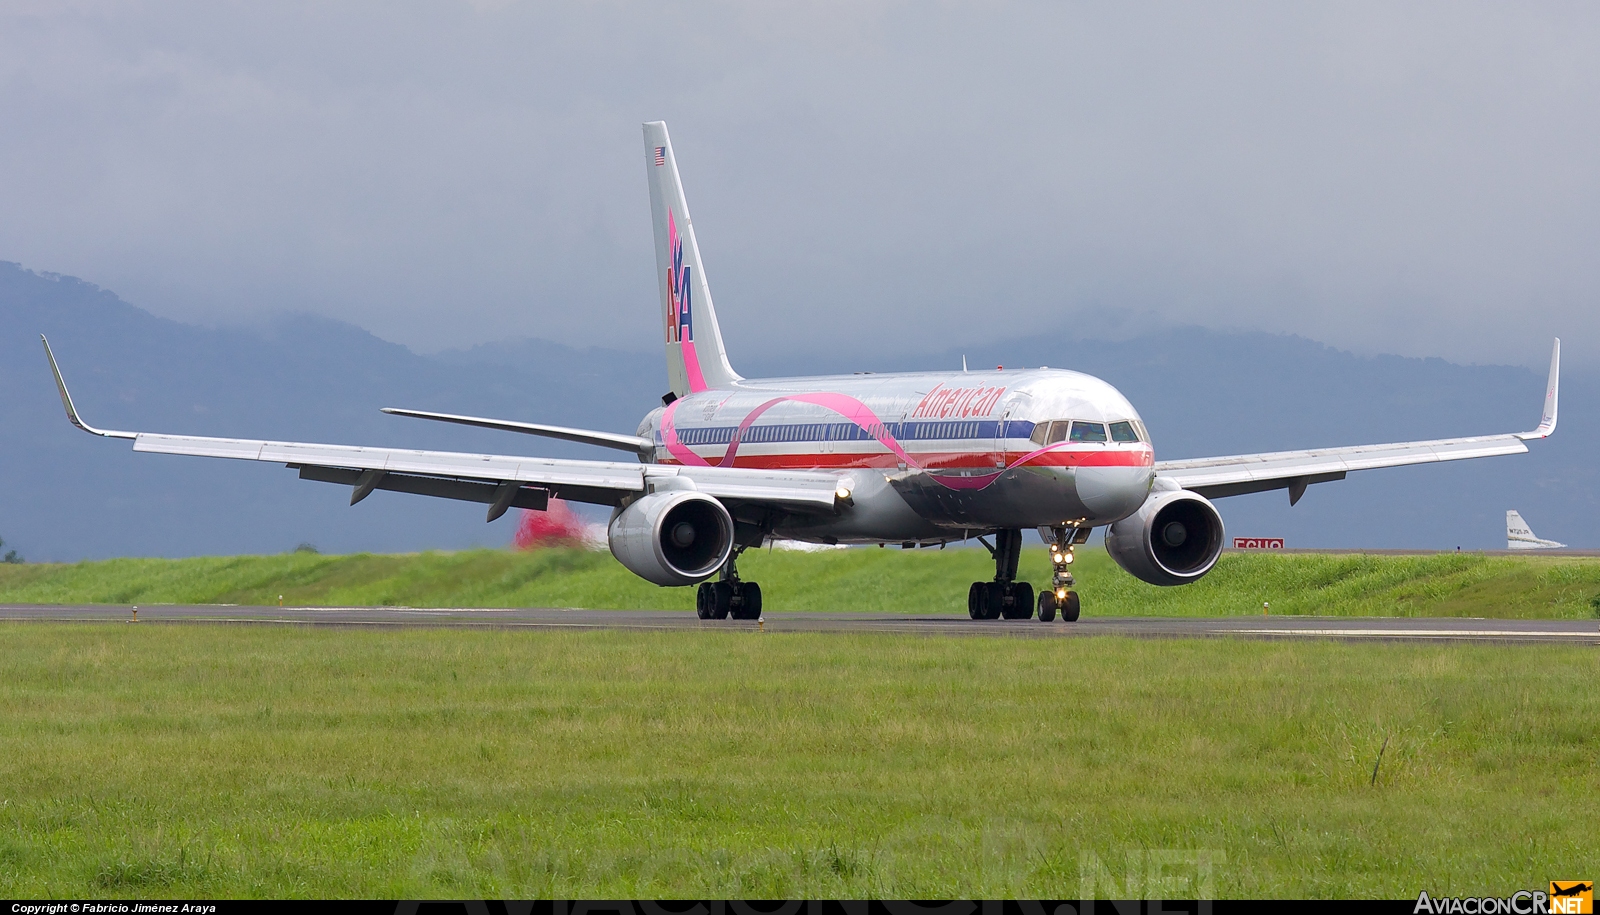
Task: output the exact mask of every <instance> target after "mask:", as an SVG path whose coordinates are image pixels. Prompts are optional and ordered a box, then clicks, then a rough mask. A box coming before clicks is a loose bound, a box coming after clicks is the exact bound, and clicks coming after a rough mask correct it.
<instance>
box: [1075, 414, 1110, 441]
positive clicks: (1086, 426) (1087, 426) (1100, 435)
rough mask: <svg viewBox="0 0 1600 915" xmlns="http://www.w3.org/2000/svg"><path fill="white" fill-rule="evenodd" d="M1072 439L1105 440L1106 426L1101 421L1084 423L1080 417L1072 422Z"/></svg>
mask: <svg viewBox="0 0 1600 915" xmlns="http://www.w3.org/2000/svg"><path fill="white" fill-rule="evenodd" d="M1072 440H1073V441H1075V442H1103V441H1105V440H1106V427H1105V425H1104V424H1103V423H1086V422H1084V421H1083V420H1081V419H1080V420H1078V421H1077V422H1075V423H1073V424H1072Z"/></svg>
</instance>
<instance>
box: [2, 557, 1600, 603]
mask: <svg viewBox="0 0 1600 915" xmlns="http://www.w3.org/2000/svg"><path fill="white" fill-rule="evenodd" d="M740 571H741V572H742V573H743V574H744V576H745V577H746V578H749V579H753V580H756V581H759V582H761V586H762V589H763V592H764V594H765V598H766V605H767V607H768V608H770V609H772V610H864V611H876V612H895V613H901V612H903V613H964V612H965V609H966V592H967V584H968V583H969V582H972V581H974V580H977V579H982V578H989V577H991V576H992V575H993V574H994V572H993V565H992V564H991V562H990V561H989V558H988V555H987V554H986V553H985V552H984V551H983V550H981V549H951V550H943V551H927V550H924V551H915V552H906V551H901V550H875V549H872V550H839V551H830V552H823V553H793V552H784V551H771V552H769V551H762V552H756V551H751V552H749V553H747V554H746V555H745V558H744V559H742V560H741V561H740ZM1077 572H1078V575H1079V580H1080V583H1081V584H1080V587H1079V591H1080V592H1081V593H1082V594H1083V599H1084V608H1085V612H1088V613H1092V614H1095V615H1098V616H1144V615H1163V616H1165V615H1208V616H1209V615H1231V614H1259V613H1260V612H1261V603H1262V601H1270V602H1271V604H1272V612H1273V613H1277V614H1321V615H1341V616H1342V615H1351V616H1361V615H1378V616H1475V617H1502V618H1503V617H1550V618H1579V617H1591V616H1595V615H1597V614H1600V603H1597V602H1600V560H1597V559H1593V558H1581V557H1560V556H1548V555H1546V556H1526V557H1524V556H1483V555H1479V554H1473V553H1465V554H1439V555H1432V556H1358V555H1307V554H1287V555H1266V554H1228V555H1226V556H1224V557H1223V559H1222V561H1221V562H1220V563H1219V564H1218V565H1217V568H1216V569H1215V570H1214V571H1213V572H1212V573H1211V574H1210V575H1208V576H1206V577H1205V578H1204V579H1202V580H1201V581H1200V582H1198V583H1197V584H1193V585H1189V586H1186V587H1180V588H1157V587H1153V586H1150V585H1146V584H1144V583H1142V582H1139V581H1137V580H1136V579H1134V578H1133V577H1131V576H1129V575H1128V574H1127V573H1125V572H1123V571H1122V570H1121V569H1118V568H1116V567H1115V566H1114V565H1113V564H1112V563H1111V561H1110V559H1109V557H1107V556H1106V554H1105V553H1104V552H1103V551H1101V550H1086V551H1084V552H1083V553H1082V557H1081V561H1080V562H1079V564H1078V566H1077ZM1022 574H1023V576H1024V577H1025V578H1027V579H1029V580H1031V581H1033V582H1034V583H1035V584H1036V585H1037V584H1040V583H1043V582H1045V581H1047V580H1048V578H1049V569H1048V564H1047V562H1046V559H1045V555H1044V552H1043V550H1042V549H1037V548H1036V549H1032V550H1029V551H1027V552H1026V553H1025V554H1024V557H1023V562H1022ZM280 594H282V595H283V596H284V601H285V603H287V604H289V605H291V606H367V605H377V606H383V605H395V606H411V607H437V606H458V607H516V606H522V607H591V608H610V609H625V610H626V609H671V610H690V609H692V607H693V599H694V595H693V589H690V588H657V587H655V586H653V585H650V584H647V583H645V582H643V581H641V580H639V579H638V578H635V577H634V576H633V575H631V574H629V573H628V572H627V571H626V570H624V569H623V568H622V567H621V566H620V565H618V564H617V562H616V561H615V560H614V559H612V558H611V556H610V555H609V554H607V553H592V552H585V551H581V550H545V551H540V552H535V553H513V552H508V551H502V550H474V551H467V552H461V553H423V554H418V555H404V556H382V555H367V554H360V555H352V556H318V555H310V554H287V555H278V556H237V557H208V558H198V559H180V560H163V559H117V560H109V561H105V562H85V563H76V564H71V565H51V564H38V565H0V602H5V603H114V604H134V603H144V604H155V603H233V604H275V603H277V600H278V595H280Z"/></svg>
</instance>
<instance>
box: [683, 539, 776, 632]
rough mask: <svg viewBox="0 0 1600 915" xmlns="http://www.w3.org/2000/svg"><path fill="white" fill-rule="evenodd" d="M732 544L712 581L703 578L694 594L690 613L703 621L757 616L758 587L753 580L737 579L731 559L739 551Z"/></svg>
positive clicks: (736, 571)
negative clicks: (731, 548) (726, 558)
mask: <svg viewBox="0 0 1600 915" xmlns="http://www.w3.org/2000/svg"><path fill="white" fill-rule="evenodd" d="M743 551H744V550H743V548H742V547H736V548H735V549H734V551H733V552H732V553H730V554H729V555H728V561H727V562H726V563H724V564H723V566H722V571H721V572H720V573H718V575H717V580H716V581H703V582H701V583H700V589H699V590H698V591H696V592H695V595H694V614H695V616H698V617H700V618H701V619H703V620H725V619H728V618H729V617H732V618H733V619H736V620H758V619H761V586H760V585H758V584H756V583H755V582H753V581H740V580H739V570H738V569H737V568H736V567H735V566H734V561H735V560H736V559H738V558H739V554H740V553H741V552H743Z"/></svg>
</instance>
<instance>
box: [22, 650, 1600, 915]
mask: <svg viewBox="0 0 1600 915" xmlns="http://www.w3.org/2000/svg"><path fill="white" fill-rule="evenodd" d="M0 639H3V640H4V645H5V650H4V651H3V652H0V892H3V893H5V894H6V895H8V896H12V897H32V898H46V897H48V898H67V897H71V898H78V897H103V896H119V897H121V896H139V897H169V898H177V897H183V898H188V897H191V896H193V897H199V898H214V897H235V896H256V895H264V896H285V895H307V896H330V895H331V896H357V897H402V898H414V897H423V898H434V897H440V898H459V897H469V898H470V897H490V898H521V897H526V896H540V897H548V896H554V897H557V898H573V897H574V896H577V897H579V898H581V897H585V896H595V895H634V894H638V895H644V896H669V897H686V898H704V896H706V895H707V894H709V895H710V896H713V897H716V896H735V897H789V896H828V897H833V896H898V897H911V898H931V897H944V896H983V897H993V896H1011V895H1020V896H1035V897H1038V896H1043V897H1046V898H1050V897H1055V898H1062V897H1065V898H1078V896H1079V894H1080V893H1084V892H1089V893H1094V894H1096V895H1101V896H1105V895H1113V896H1117V895H1135V896H1138V895H1147V894H1148V895H1154V896H1156V897H1160V896H1162V895H1165V896H1167V897H1169V898H1170V897H1174V896H1176V897H1184V896H1193V895H1195V894H1196V893H1199V892H1203V891H1205V889H1206V886H1207V884H1208V883H1209V885H1210V887H1211V889H1212V891H1214V892H1215V893H1216V894H1218V895H1220V896H1225V897H1234V896H1262V895H1267V896H1281V897H1288V898H1299V897H1305V896H1312V897H1319V896H1335V897H1344V896H1378V897H1388V898H1412V897H1414V896H1415V894H1416V893H1417V892H1418V891H1419V890H1421V889H1427V890H1428V891H1429V893H1430V894H1432V895H1440V894H1452V895H1468V894H1471V895H1477V894H1480V893H1493V894H1498V895H1504V894H1507V893H1509V892H1512V891H1515V890H1518V889H1527V888H1539V887H1542V886H1543V885H1544V882H1545V881H1547V880H1550V879H1552V878H1560V879H1566V878H1568V877H1583V876H1585V875H1587V874H1589V873H1590V871H1592V869H1593V865H1594V863H1595V859H1594V854H1593V852H1594V831H1593V830H1594V823H1595V822H1596V821H1597V818H1600V777H1597V770H1596V764H1595V760H1596V758H1597V757H1600V693H1597V692H1596V691H1595V690H1594V689H1593V686H1594V683H1595V682H1596V680H1597V678H1600V653H1596V652H1595V651H1593V650H1592V649H1579V648H1568V647H1562V646H1554V647H1548V646H1539V647H1536V646H1522V647H1513V648H1506V647H1501V646H1463V645H1456V646H1406V645H1348V644H1340V643H1332V642H1324V643H1269V642H1231V641H1230V642H1221V641H1211V640H1128V639H1114V638H1106V639H1095V640H1067V641H1058V640H1049V641H1034V640H1012V639H978V640H973V639H955V638H925V637H913V636H888V635H864V636H861V637H857V638H849V639H844V638H839V637H837V636H832V635H774V634H765V635H762V634H756V633H748V634H745V633H704V632H688V633H624V632H590V633H551V632H527V631H512V632H505V631H496V632H488V631H462V630H401V631H382V632H374V631H369V630H332V629H311V630H307V629H298V628H288V627H284V628H277V627H269V628H254V627H250V628H246V627H221V626H184V627H172V626H134V625H123V624H103V623H102V624H93V625H88V624H76V625H66V624H10V625H4V626H0ZM1385 739H1387V740H1388V746H1387V750H1386V751H1385V752H1384V753H1383V757H1382V764H1381V766H1380V767H1379V769H1378V774H1377V778H1376V780H1375V782H1374V781H1373V780H1372V772H1373V764H1374V761H1375V759H1376V758H1377V756H1378V754H1379V750H1380V747H1382V746H1383V745H1384V741H1385ZM1205 869H1209V871H1210V874H1211V876H1210V877H1209V878H1205V877H1203V876H1200V877H1199V879H1198V880H1197V879H1196V878H1197V875H1198V874H1200V873H1201V872H1202V871H1203V870H1205ZM1160 873H1164V874H1165V875H1166V876H1165V877H1164V878H1162V879H1160V880H1154V878H1153V877H1152V874H1160ZM1086 875H1087V876H1088V878H1089V883H1088V884H1087V885H1086V884H1085V876H1086ZM1152 880H1154V882H1151V881H1152Z"/></svg>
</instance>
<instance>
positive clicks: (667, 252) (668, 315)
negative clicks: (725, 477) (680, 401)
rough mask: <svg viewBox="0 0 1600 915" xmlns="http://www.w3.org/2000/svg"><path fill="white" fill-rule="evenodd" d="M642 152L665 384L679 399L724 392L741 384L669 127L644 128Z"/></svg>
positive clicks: (654, 124)
mask: <svg viewBox="0 0 1600 915" xmlns="http://www.w3.org/2000/svg"><path fill="white" fill-rule="evenodd" d="M644 147H645V149H644V158H645V169H646V170H647V171H648V172H649V175H650V216H651V219H652V220H653V222H654V224H655V234H656V283H657V284H658V286H659V288H660V290H661V303H662V304H661V307H662V312H663V315H664V319H665V320H664V324H665V328H664V331H665V336H666V344H667V380H668V382H669V383H670V384H671V387H672V392H673V393H674V394H676V395H678V396H679V397H682V396H683V395H685V394H689V393H692V392H695V391H704V390H706V389H707V388H720V387H725V386H727V385H730V384H732V383H734V382H735V381H738V380H740V379H739V375H738V374H737V373H735V372H734V370H733V366H731V365H729V364H728V354H727V351H726V350H725V349H724V348H723V346H722V331H721V330H720V329H718V327H717V313H716V311H714V310H713V309H712V307H711V289H710V287H709V286H707V285H706V272H705V267H704V266H703V265H702V264H701V263H700V246H699V245H698V244H696V242H695V237H694V223H693V222H691V221H690V219H689V205H688V203H687V202H685V200H684V196H683V182H682V180H680V179H679V177H678V162H677V160H676V159H674V158H673V156H672V141H671V140H670V139H668V137H667V124H666V122H665V121H651V122H650V123H648V124H646V125H644Z"/></svg>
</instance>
